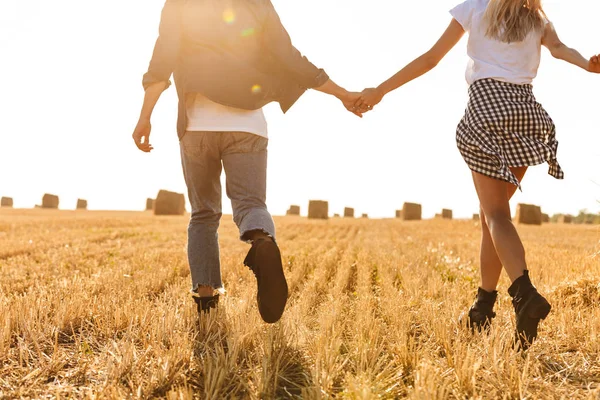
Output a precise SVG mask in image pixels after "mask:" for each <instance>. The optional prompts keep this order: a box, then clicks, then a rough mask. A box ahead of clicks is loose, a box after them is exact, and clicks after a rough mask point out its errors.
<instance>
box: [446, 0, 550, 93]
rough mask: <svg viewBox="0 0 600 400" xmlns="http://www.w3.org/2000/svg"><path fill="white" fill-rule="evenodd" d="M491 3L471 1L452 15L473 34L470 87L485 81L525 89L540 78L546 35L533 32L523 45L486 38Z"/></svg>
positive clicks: (469, 44) (470, 45) (482, 0)
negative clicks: (539, 72) (538, 76)
mask: <svg viewBox="0 0 600 400" xmlns="http://www.w3.org/2000/svg"><path fill="white" fill-rule="evenodd" d="M488 4H489V0H467V1H465V2H464V3H462V4H460V5H458V6H456V7H455V8H453V9H452V10H451V11H450V14H452V16H453V17H454V19H456V20H457V21H458V22H459V23H460V24H461V25H462V27H463V28H464V30H465V31H466V32H468V33H469V43H468V45H467V54H468V55H469V57H470V59H471V60H470V61H469V65H468V67H467V75H466V76H467V82H468V83H469V85H471V84H473V83H474V82H475V81H477V80H480V79H485V78H493V79H496V80H498V81H502V82H509V83H514V84H517V85H525V84H530V83H531V82H533V80H534V79H535V77H536V76H537V72H538V68H539V66H540V59H541V54H542V35H543V33H542V32H538V31H532V32H531V33H529V35H528V36H527V37H526V38H525V40H523V41H522V42H519V43H504V42H502V41H500V40H496V39H492V38H489V37H487V36H486V34H485V33H486V31H487V28H488V26H487V24H486V22H485V20H484V14H485V11H486V9H487V6H488Z"/></svg>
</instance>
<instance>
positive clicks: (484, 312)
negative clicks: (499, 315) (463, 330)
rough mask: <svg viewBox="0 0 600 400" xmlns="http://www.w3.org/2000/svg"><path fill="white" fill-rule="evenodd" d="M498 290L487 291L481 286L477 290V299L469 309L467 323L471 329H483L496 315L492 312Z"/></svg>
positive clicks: (488, 325) (487, 326) (486, 327)
mask: <svg viewBox="0 0 600 400" xmlns="http://www.w3.org/2000/svg"><path fill="white" fill-rule="evenodd" d="M497 297H498V292H497V291H495V290H494V291H493V292H487V291H485V290H483V289H482V288H479V289H478V290H477V299H476V300H475V302H474V303H473V305H472V306H471V308H470V309H469V314H468V318H467V325H468V327H469V328H471V330H473V331H475V330H485V329H488V328H489V327H490V324H491V323H492V319H493V318H494V317H496V313H495V312H494V304H496V298H497Z"/></svg>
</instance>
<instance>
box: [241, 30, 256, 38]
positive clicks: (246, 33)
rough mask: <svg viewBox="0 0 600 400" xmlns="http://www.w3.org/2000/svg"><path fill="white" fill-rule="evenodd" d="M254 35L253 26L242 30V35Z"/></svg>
mask: <svg viewBox="0 0 600 400" xmlns="http://www.w3.org/2000/svg"><path fill="white" fill-rule="evenodd" d="M252 35H254V28H248V29H244V30H243V31H242V37H248V36H252Z"/></svg>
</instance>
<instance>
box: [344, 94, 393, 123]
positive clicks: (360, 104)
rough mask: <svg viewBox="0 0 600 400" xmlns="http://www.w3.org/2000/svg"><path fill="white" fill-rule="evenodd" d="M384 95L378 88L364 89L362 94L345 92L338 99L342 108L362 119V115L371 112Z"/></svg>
mask: <svg viewBox="0 0 600 400" xmlns="http://www.w3.org/2000/svg"><path fill="white" fill-rule="evenodd" d="M383 96H384V93H383V92H382V91H381V90H380V89H378V88H369V89H365V90H363V91H362V92H346V94H345V95H344V96H342V97H341V98H340V100H341V101H342V103H343V104H344V107H346V109H347V110H348V111H350V112H351V113H352V114H354V115H357V116H359V117H362V115H363V114H365V113H367V112H369V111H371V110H373V107H375V106H376V105H377V104H379V103H380V102H381V100H382V99H383Z"/></svg>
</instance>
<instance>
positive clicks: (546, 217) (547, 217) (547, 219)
mask: <svg viewBox="0 0 600 400" xmlns="http://www.w3.org/2000/svg"><path fill="white" fill-rule="evenodd" d="M542 222H543V223H545V224H548V223H550V215H548V214H542Z"/></svg>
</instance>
